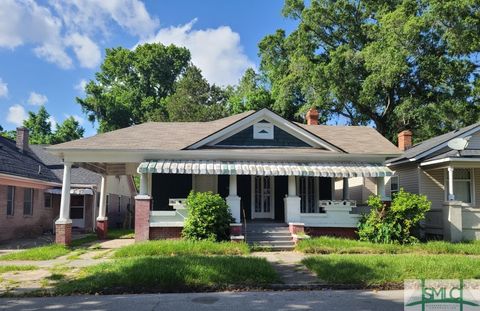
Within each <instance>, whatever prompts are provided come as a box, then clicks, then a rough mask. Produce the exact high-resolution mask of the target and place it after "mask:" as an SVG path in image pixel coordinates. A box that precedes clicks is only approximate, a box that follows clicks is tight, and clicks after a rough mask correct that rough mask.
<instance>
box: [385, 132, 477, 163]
mask: <svg viewBox="0 0 480 311" xmlns="http://www.w3.org/2000/svg"><path fill="white" fill-rule="evenodd" d="M476 127H480V123H475V124H472V125H469V126H467V127H464V128H461V129H458V130H455V131H451V132H448V133H445V134H443V135H439V136H435V137H433V138H430V139H427V140H425V141H423V142H421V143H418V144H416V145H414V146H413V147H412V148H410V149H408V150H406V151H405V152H404V153H403V155H402V156H400V157H398V158H395V159H391V160H389V161H388V163H392V164H393V163H395V162H399V161H402V160H408V159H413V158H416V157H417V156H419V155H420V154H422V153H424V152H426V151H428V150H430V149H433V148H435V147H437V146H439V145H441V144H444V143H446V142H448V141H450V140H452V139H453V138H455V137H459V136H461V135H463V134H465V133H467V132H468V131H470V130H473V129H475V128H476ZM438 156H439V155H435V158H438Z"/></svg>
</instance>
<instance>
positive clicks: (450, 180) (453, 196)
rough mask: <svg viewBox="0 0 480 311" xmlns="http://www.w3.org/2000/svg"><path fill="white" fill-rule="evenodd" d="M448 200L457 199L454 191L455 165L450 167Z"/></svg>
mask: <svg viewBox="0 0 480 311" xmlns="http://www.w3.org/2000/svg"><path fill="white" fill-rule="evenodd" d="M448 200H449V201H455V194H454V193H453V167H451V166H449V167H448Z"/></svg>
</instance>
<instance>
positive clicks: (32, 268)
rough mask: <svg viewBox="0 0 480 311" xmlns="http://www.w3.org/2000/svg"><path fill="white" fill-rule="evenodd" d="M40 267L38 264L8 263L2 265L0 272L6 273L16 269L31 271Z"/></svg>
mask: <svg viewBox="0 0 480 311" xmlns="http://www.w3.org/2000/svg"><path fill="white" fill-rule="evenodd" d="M37 269H38V267H36V266H31V265H28V266H19V265H8V266H0V273H5V272H14V271H31V270H37Z"/></svg>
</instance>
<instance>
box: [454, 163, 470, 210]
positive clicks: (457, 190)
mask: <svg viewBox="0 0 480 311" xmlns="http://www.w3.org/2000/svg"><path fill="white" fill-rule="evenodd" d="M472 184H473V183H472V171H471V170H470V169H468V168H455V169H454V170H453V193H454V195H455V200H457V201H462V202H464V203H472Z"/></svg>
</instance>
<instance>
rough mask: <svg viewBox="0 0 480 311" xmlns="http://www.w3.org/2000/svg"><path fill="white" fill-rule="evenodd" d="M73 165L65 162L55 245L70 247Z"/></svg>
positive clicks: (56, 222)
mask: <svg viewBox="0 0 480 311" xmlns="http://www.w3.org/2000/svg"><path fill="white" fill-rule="evenodd" d="M71 169H72V163H70V162H64V165H63V181H62V197H61V200H60V215H59V217H58V219H57V221H55V243H57V244H64V245H70V243H71V242H72V220H71V219H70V173H71Z"/></svg>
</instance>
